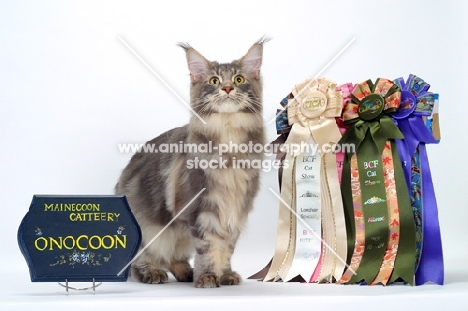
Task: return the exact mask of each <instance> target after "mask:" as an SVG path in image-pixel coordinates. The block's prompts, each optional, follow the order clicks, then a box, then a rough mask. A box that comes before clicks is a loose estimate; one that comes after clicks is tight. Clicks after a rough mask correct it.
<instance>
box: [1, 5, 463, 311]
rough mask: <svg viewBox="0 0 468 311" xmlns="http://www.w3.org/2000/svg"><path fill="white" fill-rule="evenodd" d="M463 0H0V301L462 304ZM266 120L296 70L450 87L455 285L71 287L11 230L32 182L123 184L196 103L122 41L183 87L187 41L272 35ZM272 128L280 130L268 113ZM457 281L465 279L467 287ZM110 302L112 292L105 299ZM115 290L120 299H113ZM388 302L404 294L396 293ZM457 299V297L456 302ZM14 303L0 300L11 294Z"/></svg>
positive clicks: (73, 186) (64, 187)
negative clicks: (34, 267)
mask: <svg viewBox="0 0 468 311" xmlns="http://www.w3.org/2000/svg"><path fill="white" fill-rule="evenodd" d="M467 13H468V4H467V2H466V1H462V0H460V1H363V0H362V1H357V0H356V1H253V0H247V1H245V0H237V1H235V0H231V1H200V0H198V1H176V0H171V1H165V2H162V1H158V2H156V1H151V2H150V1H147V2H146V1H128V2H122V1H73V2H71V1H70V2H59V1H0V151H1V161H0V173H1V179H0V189H1V196H0V208H1V217H0V228H1V233H2V234H1V235H0V245H1V253H2V255H1V261H0V263H1V265H0V269H1V270H0V271H1V273H2V281H1V285H0V305H4V306H7V307H9V308H10V309H21V308H28V309H30V308H32V307H33V306H34V307H35V308H36V307H40V308H41V307H43V306H48V307H50V308H52V309H58V308H66V309H69V310H70V309H75V308H76V309H84V308H89V307H93V308H95V307H100V306H106V307H109V308H110V307H113V308H115V309H117V308H118V309H122V308H124V307H133V306H137V305H138V306H148V307H154V308H157V307H161V306H164V307H165V308H167V307H178V306H186V307H190V308H192V309H193V308H196V307H200V308H201V307H203V306H208V305H210V304H211V305H216V306H220V307H223V308H225V309H226V308H227V309H230V308H236V309H238V308H239V307H244V308H247V309H249V308H253V307H254V306H264V307H272V306H273V307H274V306H276V307H284V306H287V305H295V306H303V307H307V308H313V307H314V306H316V307H317V306H319V307H325V306H332V307H337V306H344V305H351V304H352V305H354V306H355V307H358V306H359V308H361V309H362V308H365V307H376V306H379V309H386V308H388V309H390V308H392V307H401V306H403V305H405V304H408V306H414V305H416V304H424V305H426V306H430V307H431V308H430V309H432V308H438V307H442V306H450V307H451V308H452V309H453V308H455V309H457V308H462V307H461V306H462V305H463V302H465V303H466V302H467V301H468V300H467V298H466V290H467V289H468V282H467V278H468V269H467V267H466V265H465V263H466V261H467V259H468V248H467V247H466V232H464V230H466V228H467V226H466V222H467V216H468V212H467V207H468V206H467V203H466V199H465V195H466V185H467V183H466V176H468V171H467V166H466V164H465V160H466V159H465V158H466V154H467V152H468V150H467V146H466V137H467V135H466V129H467V128H466V124H467V122H466V116H465V113H466V111H467V108H466V99H465V97H466V96H467V95H466V78H465V75H466V73H467V69H468V68H467V67H468V66H467V62H466V58H467V55H468V44H467V35H466V29H467V28H468V22H467V17H466V16H467ZM264 34H267V35H269V36H271V37H272V38H273V40H272V41H271V42H268V43H267V44H266V45H265V49H264V60H263V68H262V71H263V77H264V118H265V121H266V122H268V121H270V120H271V118H272V117H273V116H274V113H275V111H276V109H277V108H278V107H279V104H278V103H279V101H280V100H281V99H282V98H283V97H284V96H285V95H287V94H288V93H289V92H290V90H291V88H292V87H293V85H294V84H297V83H300V82H302V81H303V80H304V79H306V78H311V77H313V76H314V75H316V74H317V73H318V72H319V71H321V70H322V69H323V67H324V66H325V65H326V64H327V63H328V62H329V61H330V60H331V59H332V58H333V57H334V56H335V55H336V54H337V53H338V52H339V51H340V50H341V49H342V48H343V47H344V46H345V45H346V44H347V43H348V42H349V41H350V40H351V39H352V38H354V37H355V38H356V40H355V41H354V42H353V43H352V44H351V46H350V47H349V48H348V49H347V50H346V51H345V52H343V54H342V55H340V56H339V57H338V58H337V59H336V61H334V62H333V63H332V64H330V66H329V67H328V68H327V69H326V70H325V71H324V72H323V73H322V76H324V77H328V78H330V79H333V80H335V81H336V82H337V83H340V84H341V83H345V82H354V83H357V82H361V81H363V80H366V79H368V78H372V79H375V78H377V77H385V78H390V79H393V78H397V77H400V76H403V77H405V78H406V77H407V76H408V74H410V73H413V74H416V75H418V76H420V77H422V78H423V79H425V80H426V81H428V82H429V83H430V84H431V85H432V88H431V90H432V91H434V92H438V93H440V112H441V128H442V136H443V137H442V142H441V143H440V145H436V146H430V147H429V148H428V150H429V157H430V161H431V166H432V172H433V178H434V186H435V190H436V195H437V199H438V204H439V217H440V223H441V227H442V238H443V247H444V255H445V269H446V284H445V285H444V286H437V285H425V286H419V287H409V286H388V287H380V286H376V287H360V286H339V285H317V284H262V283H256V282H252V281H246V282H244V283H243V284H242V285H240V286H236V287H223V288H220V289H212V290H201V289H195V288H192V286H191V285H190V284H177V283H174V282H173V283H170V284H166V285H162V286H160V285H144V284H138V283H134V282H127V283H106V284H104V285H102V287H101V288H100V289H99V291H98V294H97V295H96V296H92V295H91V294H90V293H89V292H83V293H82V292H76V293H72V295H71V297H65V295H64V294H63V292H62V291H61V289H60V288H59V287H58V285H57V284H51V283H30V280H29V273H28V268H27V265H26V262H25V261H24V259H23V257H22V255H21V253H20V251H19V248H18V245H17V242H16V233H17V229H18V226H19V224H20V222H21V219H22V218H23V216H24V215H25V214H26V212H27V210H28V208H29V204H30V202H31V199H32V196H33V195H34V194H112V193H113V187H114V185H115V183H116V181H117V179H118V176H119V174H120V172H121V170H122V169H123V168H124V166H125V165H126V163H127V162H128V161H129V159H130V157H131V154H128V153H120V152H119V149H118V144H119V143H133V142H137V143H142V142H144V141H146V140H149V139H151V138H153V137H155V136H157V135H159V134H160V133H162V132H164V131H166V130H168V129H171V128H173V127H175V126H180V125H183V124H185V123H187V122H188V119H189V111H188V109H187V108H186V107H185V106H184V105H183V104H182V103H181V102H180V101H179V100H178V99H177V98H176V97H175V96H174V95H173V94H172V93H171V92H170V91H169V90H168V89H167V88H166V87H165V86H164V85H163V84H162V83H161V82H160V81H159V80H158V79H157V78H156V77H155V76H154V75H153V74H152V73H151V72H150V71H149V70H148V68H146V67H145V66H144V65H143V64H142V63H141V62H140V61H139V60H138V59H137V58H136V57H135V56H134V55H133V54H132V53H131V52H130V51H129V50H128V49H127V48H126V47H125V45H124V44H123V43H122V42H121V41H120V40H119V37H121V38H122V39H124V40H125V41H126V42H128V44H129V45H130V46H132V47H133V48H134V49H135V51H137V52H138V53H139V54H140V55H141V57H142V58H143V59H145V60H146V61H147V63H148V64H149V65H150V66H151V67H152V68H153V69H154V70H155V71H156V72H157V73H159V74H160V76H161V77H162V78H163V79H164V80H165V81H167V83H168V84H169V85H171V86H172V87H173V88H174V90H175V91H176V92H177V93H178V94H180V96H181V97H182V98H184V99H186V100H188V92H189V77H188V70H187V65H186V62H185V55H184V52H183V50H182V49H180V48H178V47H176V43H177V42H179V41H186V42H189V43H190V44H191V45H192V46H194V47H195V48H196V49H197V50H199V51H200V52H201V53H202V54H204V55H205V56H206V58H208V59H210V60H219V61H231V60H232V59H237V58H239V57H241V56H242V55H244V53H245V52H246V51H247V49H248V48H249V47H250V46H251V45H252V44H253V43H254V42H255V41H256V40H257V39H258V38H260V37H261V36H262V35H264ZM267 130H268V139H269V140H272V139H274V138H275V137H276V134H275V129H274V125H273V124H270V125H267ZM269 187H273V188H274V189H276V188H277V178H276V175H275V174H274V173H270V174H264V176H263V188H262V190H261V193H260V194H259V196H258V198H257V200H256V203H255V211H254V212H253V213H252V214H251V216H250V218H249V224H248V228H247V229H246V231H245V233H244V234H243V236H242V237H241V240H240V241H239V245H238V248H237V250H236V253H235V256H234V258H233V266H234V268H235V269H237V270H238V271H239V272H240V273H241V274H242V275H243V276H244V277H247V276H249V275H250V274H252V273H254V272H256V271H257V270H259V269H260V268H262V267H263V266H264V265H265V264H266V263H267V261H268V260H269V259H270V258H271V255H272V254H273V250H274V246H275V235H276V221H277V215H278V202H277V199H276V198H275V197H273V195H272V194H271V193H270V192H269V191H268V188H269ZM462 293H464V294H463V295H462ZM109 303H110V305H109ZM112 303H115V305H112ZM390 303H393V304H390ZM457 306H459V307H457ZM2 309H3V307H2Z"/></svg>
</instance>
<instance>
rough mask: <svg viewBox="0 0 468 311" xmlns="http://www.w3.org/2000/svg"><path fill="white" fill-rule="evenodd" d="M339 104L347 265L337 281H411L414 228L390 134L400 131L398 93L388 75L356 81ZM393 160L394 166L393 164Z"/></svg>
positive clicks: (399, 134) (395, 136) (396, 136)
mask: <svg viewBox="0 0 468 311" xmlns="http://www.w3.org/2000/svg"><path fill="white" fill-rule="evenodd" d="M350 97H351V99H350V100H348V101H347V103H346V105H345V106H344V108H343V119H344V122H345V124H347V125H350V128H349V129H348V130H347V131H346V133H345V134H344V135H343V137H342V139H341V141H340V143H341V145H353V146H354V147H355V150H354V152H350V151H349V150H346V153H345V160H344V167H343V176H342V182H341V189H342V195H343V202H344V208H345V216H346V219H347V236H348V255H350V254H351V255H350V257H349V258H348V263H349V267H348V269H347V270H346V271H345V273H344V275H343V277H342V278H341V280H340V282H342V283H357V282H364V283H366V284H377V283H381V284H384V285H385V284H387V283H388V282H393V281H397V280H403V281H405V282H408V283H411V284H412V283H413V277H414V265H412V264H409V265H408V262H414V260H411V258H414V256H415V237H414V236H415V229H414V221H413V214H412V211H411V205H410V202H409V196H408V190H407V185H406V183H405V178H404V173H403V170H402V168H401V165H400V158H399V156H398V153H397V151H396V147H395V141H394V140H395V139H402V138H403V135H402V133H401V132H400V131H399V129H398V128H397V127H396V126H395V124H394V123H393V120H392V118H391V117H390V115H391V114H392V113H394V112H395V111H396V110H397V108H398V107H399V105H400V97H401V92H400V88H399V86H398V85H397V84H395V83H393V82H392V81H390V80H388V79H381V78H380V79H377V81H376V82H375V83H373V82H372V81H371V80H367V81H365V82H362V83H360V84H357V85H356V86H355V87H354V89H353V91H352V92H351V95H350ZM394 163H396V165H394Z"/></svg>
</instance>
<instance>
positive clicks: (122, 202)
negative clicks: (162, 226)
mask: <svg viewBox="0 0 468 311" xmlns="http://www.w3.org/2000/svg"><path fill="white" fill-rule="evenodd" d="M140 242H141V230H140V227H139V226H138V223H137V222H136V220H135V218H134V216H133V214H132V213H131V211H130V207H129V206H128V203H127V199H126V198H125V196H117V195H116V196H55V195H54V196H52V195H35V196H34V197H33V200H32V203H31V206H30V208H29V211H28V213H27V214H26V216H25V217H24V218H23V221H22V222H21V225H20V227H19V229H18V244H19V247H20V249H21V252H22V253H23V255H24V257H25V259H26V261H27V263H28V266H29V272H30V275H31V281H32V282H62V281H65V280H66V279H67V280H68V281H69V282H88V281H89V282H91V281H93V279H94V280H95V281H97V282H122V281H126V280H127V277H128V267H127V265H128V263H129V262H130V261H131V260H132V258H133V256H134V255H135V253H136V252H137V251H138V247H139V245H140ZM124 268H125V269H124Z"/></svg>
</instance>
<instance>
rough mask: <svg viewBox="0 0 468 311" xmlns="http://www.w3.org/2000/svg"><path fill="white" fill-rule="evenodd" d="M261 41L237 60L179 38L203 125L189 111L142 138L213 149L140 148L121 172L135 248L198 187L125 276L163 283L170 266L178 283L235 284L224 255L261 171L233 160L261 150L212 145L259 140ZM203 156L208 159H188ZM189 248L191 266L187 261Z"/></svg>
mask: <svg viewBox="0 0 468 311" xmlns="http://www.w3.org/2000/svg"><path fill="white" fill-rule="evenodd" d="M266 41H267V40H266V39H265V38H262V39H261V40H259V41H257V42H256V43H255V44H254V45H253V46H252V47H251V48H250V49H249V50H248V52H247V53H246V54H245V55H244V56H243V57H241V58H240V59H239V60H235V61H232V62H231V63H221V64H220V63H218V62H215V61H214V62H211V61H208V60H207V59H205V57H203V56H202V55H201V54H200V53H199V52H198V51H196V50H195V49H193V48H192V47H191V46H190V45H188V44H180V46H181V47H182V48H183V49H184V50H185V52H186V57H187V63H188V68H189V71H190V80H191V87H190V104H191V107H192V109H193V110H194V111H195V112H196V113H197V114H198V115H199V116H200V117H201V118H202V119H203V120H204V121H205V122H206V124H204V123H203V122H202V121H201V120H200V119H199V118H198V117H197V116H196V115H192V116H191V118H190V122H189V124H187V125H185V126H183V127H180V128H175V129H172V130H169V131H167V132H165V133H163V134H161V135H160V136H159V137H157V138H155V139H153V140H151V141H149V142H147V144H153V145H155V146H159V145H161V144H171V143H172V144H177V145H180V144H181V142H182V144H183V145H192V146H194V145H193V144H195V145H197V146H199V145H203V144H205V145H206V144H209V143H210V144H211V145H212V146H213V149H212V151H208V152H205V151H206V150H200V148H198V150H195V149H197V148H192V149H191V150H190V151H187V150H185V151H186V152H184V151H182V152H178V153H145V152H143V151H142V150H144V149H142V150H141V151H140V152H138V153H136V154H135V155H134V156H133V157H132V158H131V160H130V163H129V164H128V165H127V167H126V168H125V169H124V170H123V172H122V175H121V177H120V179H119V181H118V183H117V185H116V193H117V194H123V195H126V196H127V199H128V202H129V204H130V206H131V209H132V212H133V213H134V215H135V217H136V219H137V221H138V223H139V225H140V227H141V230H142V235H143V238H142V246H141V247H145V246H146V245H147V243H149V241H150V240H151V239H152V238H153V237H155V236H156V235H157V234H158V233H159V232H160V231H161V230H162V229H163V227H164V226H165V225H166V224H167V223H168V222H170V221H171V219H173V217H174V216H175V215H176V214H177V213H179V212H180V211H181V210H182V209H183V208H184V207H185V206H186V205H187V203H189V202H190V200H192V199H193V198H194V197H195V196H196V194H197V193H199V192H200V191H201V190H202V189H205V191H203V192H202V193H201V195H199V196H198V197H197V199H196V200H195V201H194V202H193V203H191V204H190V205H189V206H188V207H187V208H186V209H185V210H184V211H183V212H182V213H181V215H180V216H179V217H178V218H177V219H176V220H175V221H174V222H173V223H172V224H171V225H170V226H169V227H168V228H167V229H166V230H164V231H163V232H162V233H161V235H160V236H159V237H158V238H157V239H156V240H154V242H153V243H151V245H149V246H148V247H147V248H146V250H145V251H144V252H143V253H142V254H141V255H140V256H139V257H138V258H137V259H136V260H135V261H134V263H133V264H132V275H134V276H135V277H136V278H137V279H138V280H139V281H141V282H144V283H165V282H167V281H168V275H167V272H166V271H167V270H169V271H170V272H171V273H172V274H173V275H174V277H175V278H176V280H177V281H180V282H192V281H193V282H194V284H195V286H196V287H200V288H211V287H219V286H220V285H236V284H239V283H240V282H241V277H240V276H239V274H238V273H236V272H234V271H233V270H232V269H231V256H232V254H233V251H234V248H235V245H236V242H237V239H238V238H239V235H240V233H241V231H242V229H243V228H244V225H245V223H246V221H247V216H248V214H249V212H250V211H251V210H252V206H253V200H254V198H255V196H256V194H257V191H258V189H259V175H260V170H259V169H258V168H252V167H250V168H249V167H248V166H247V167H243V168H238V167H236V166H235V165H233V164H234V162H235V161H239V160H241V161H247V162H249V161H254V160H256V161H259V160H261V159H262V154H260V153H242V152H240V151H239V150H228V151H226V152H224V153H222V154H220V152H219V150H221V148H218V147H220V146H221V145H229V146H232V145H237V146H239V145H241V144H249V143H250V144H262V145H263V144H264V127H263V117H262V80H261V75H260V67H261V64H262V57H263V44H264V43H265V42H266ZM225 149H226V148H224V149H223V150H225ZM233 149H235V148H233ZM202 151H203V152H202ZM202 161H206V162H205V163H212V164H213V165H211V167H206V166H204V168H203V167H202V166H197V165H194V164H195V163H202ZM244 163H246V162H244ZM215 164H216V165H215ZM194 254H195V258H194V267H193V268H192V267H191V265H190V263H189V261H190V259H191V258H192V257H193V255H194Z"/></svg>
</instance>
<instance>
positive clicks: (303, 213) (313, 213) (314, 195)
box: [282, 138, 322, 282]
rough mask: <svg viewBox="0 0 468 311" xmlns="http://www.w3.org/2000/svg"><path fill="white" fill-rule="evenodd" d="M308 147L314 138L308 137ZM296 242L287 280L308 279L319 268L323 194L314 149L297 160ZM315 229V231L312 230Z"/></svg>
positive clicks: (313, 142)
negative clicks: (297, 277)
mask: <svg viewBox="0 0 468 311" xmlns="http://www.w3.org/2000/svg"><path fill="white" fill-rule="evenodd" d="M308 144H309V146H315V145H316V144H315V141H314V140H313V139H312V138H309V141H308ZM295 165H296V166H295V182H296V187H295V191H294V192H295V198H296V204H295V205H296V206H295V208H296V215H297V216H296V217H298V218H300V219H301V220H302V221H301V220H299V219H298V220H297V221H296V245H295V251H294V256H293V260H292V263H291V268H290V269H289V271H288V272H287V275H286V276H285V277H284V278H282V279H283V281H284V282H287V281H289V280H291V279H293V278H295V277H296V276H298V275H300V276H301V277H302V278H303V279H304V280H305V281H306V282H308V281H309V280H310V278H311V276H312V274H313V273H314V271H315V268H316V267H317V263H318V261H319V258H320V253H321V247H322V246H321V244H322V240H321V238H320V236H321V230H322V228H321V221H322V220H321V194H320V190H321V189H320V184H321V182H320V180H321V178H320V172H321V159H320V153H319V151H318V150H317V149H316V148H315V150H308V152H304V153H301V154H300V155H299V156H297V157H296V161H295ZM311 230H313V231H311Z"/></svg>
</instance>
